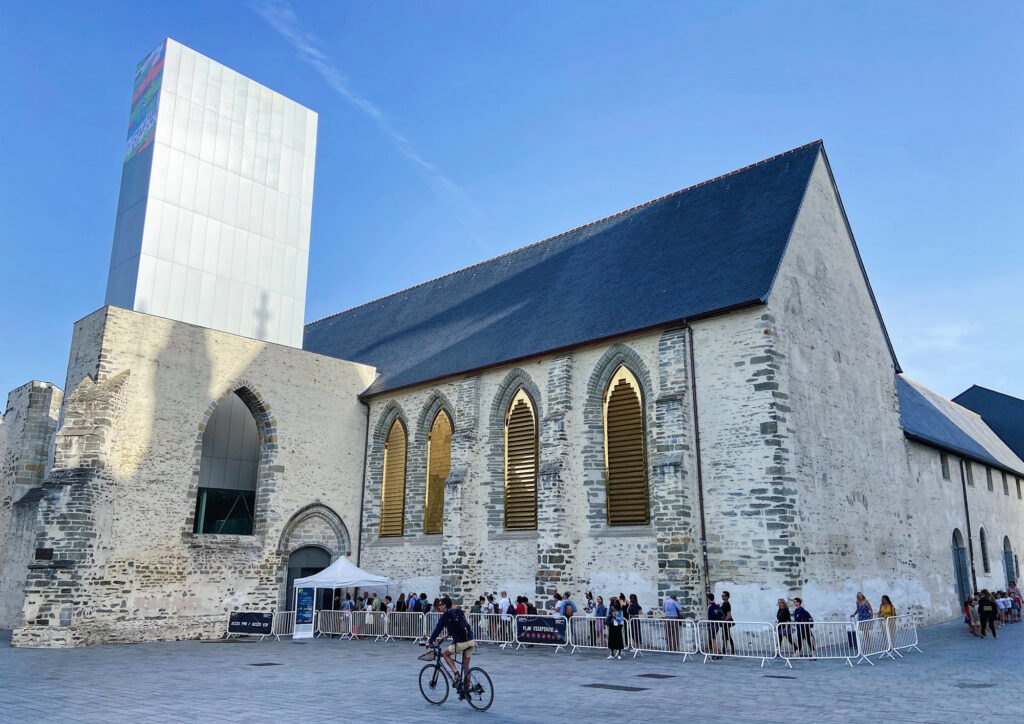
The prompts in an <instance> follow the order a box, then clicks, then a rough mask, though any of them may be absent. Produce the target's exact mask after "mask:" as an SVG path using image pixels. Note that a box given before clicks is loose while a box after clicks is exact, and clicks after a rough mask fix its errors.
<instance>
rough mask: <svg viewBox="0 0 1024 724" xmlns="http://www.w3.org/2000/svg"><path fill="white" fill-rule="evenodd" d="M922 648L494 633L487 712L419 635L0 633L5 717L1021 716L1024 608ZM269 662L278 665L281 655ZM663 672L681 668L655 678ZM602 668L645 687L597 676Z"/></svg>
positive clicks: (486, 656) (936, 633) (954, 628)
mask: <svg viewBox="0 0 1024 724" xmlns="http://www.w3.org/2000/svg"><path fill="white" fill-rule="evenodd" d="M920 638H921V648H922V649H923V650H924V653H923V654H919V653H916V652H912V653H909V654H907V655H906V658H904V659H902V660H899V661H890V660H888V659H884V660H880V661H878V662H877V665H876V666H868V665H866V664H861V665H860V666H857V667H856V668H854V669H850V668H849V667H848V666H846V665H845V663H843V662H840V661H817V662H807V661H804V662H794V668H793V669H788V668H786V666H785V664H784V663H783V662H782V661H781V660H776V661H774V662H773V663H772V664H771V666H770V667H766V668H764V669H761V668H758V663H757V662H756V661H746V660H724V661H715V662H709V663H708V664H706V665H705V664H701V663H699V660H698V661H697V662H694V661H692V660H691V661H689V662H687V663H683V662H682V661H681V659H680V658H679V657H675V656H668V655H664V654H656V655H648V656H645V657H643V658H638V659H636V660H633V659H629V660H626V659H624V660H622V661H607V660H605V658H604V656H603V655H598V654H597V653H595V652H591V653H582V652H578V653H577V654H575V655H569V654H566V653H564V652H562V653H557V654H556V653H554V651H553V650H552V649H542V648H533V649H530V650H522V651H519V652H515V653H513V652H512V651H503V650H500V649H498V648H497V647H495V646H490V645H484V646H482V647H481V649H482V650H481V652H480V653H479V654H478V655H477V656H475V657H474V659H473V661H474V663H475V664H479V665H481V666H483V667H484V668H485V669H486V670H487V671H488V672H489V673H490V675H491V678H492V679H493V680H494V685H495V689H496V694H495V699H494V705H493V706H492V707H491V709H490V711H488V712H485V713H478V712H475V711H472V710H471V709H470V708H469V707H468V706H466V704H465V703H462V702H459V701H457V699H456V698H455V697H454V696H452V697H449V700H448V702H447V703H446V704H444V705H443V706H441V707H436V708H435V707H432V706H430V705H428V704H427V703H426V701H424V700H423V698H422V697H421V696H420V693H419V689H418V686H417V675H418V672H419V669H420V667H421V666H422V665H423V664H422V663H421V662H420V661H417V659H416V657H417V656H418V655H419V654H421V653H422V652H423V649H421V648H420V647H418V646H414V645H412V644H409V643H388V644H380V643H377V644H375V643H373V642H370V641H340V640H330V639H318V640H315V641H307V642H291V641H281V642H274V641H265V642H198V641H183V642H172V643H152V644H135V645H122V646H95V647H90V648H82V649H71V650H38V649H12V648H10V646H9V641H10V632H4V633H3V639H2V640H0V721H3V722H42V721H46V722H53V721H76V722H77V721H83V722H120V721H133V722H151V721H152V722H163V721H168V722H171V721H229V722H250V721H257V722H258V721H279V720H282V719H290V720H297V721H348V720H356V719H358V720H359V721H362V722H368V723H370V724H377V723H378V722H381V723H383V722H417V723H419V722H430V721H442V720H449V721H469V720H471V721H492V722H539V721H544V722H578V721H611V720H619V721H637V720H640V721H641V722H644V723H646V722H654V721H681V720H689V719H696V720H697V721H701V722H730V723H731V724H736V723H737V722H788V723H791V724H796V723H803V722H852V721H874V722H885V723H886V724H889V723H891V722H968V721H969V722H1003V723H1004V724H1005V722H1017V721H1024V703H1022V702H1021V697H1022V694H1024V687H1022V682H1024V649H1022V647H1024V624H1016V625H1007V626H1004V627H1003V628H1002V629H1001V630H1000V638H999V640H998V641H993V640H992V639H986V640H984V641H981V640H978V639H976V638H973V637H970V636H968V635H967V634H966V633H965V632H964V630H963V626H961V625H958V624H945V625H941V626H935V627H931V628H927V629H923V630H922V631H921V636H920ZM270 664H273V665H270ZM645 674H663V675H669V676H670V677H671V678H651V677H647V676H644V675H645ZM593 684H606V685H613V686H619V687H636V688H638V689H641V690H638V691H632V690H615V689H606V688H594V687H593V686H591V685H593Z"/></svg>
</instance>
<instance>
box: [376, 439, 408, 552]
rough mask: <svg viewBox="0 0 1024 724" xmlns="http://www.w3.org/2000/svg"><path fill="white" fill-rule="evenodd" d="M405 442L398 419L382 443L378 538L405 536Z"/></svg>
mask: <svg viewBox="0 0 1024 724" xmlns="http://www.w3.org/2000/svg"><path fill="white" fill-rule="evenodd" d="M406 448H407V441H406V435H405V426H404V425H402V421H401V420H395V421H394V422H393V423H391V429H390V430H388V436H387V439H386V440H385V442H384V475H383V485H382V490H381V496H380V535H381V536H391V535H402V534H404V533H405V451H406Z"/></svg>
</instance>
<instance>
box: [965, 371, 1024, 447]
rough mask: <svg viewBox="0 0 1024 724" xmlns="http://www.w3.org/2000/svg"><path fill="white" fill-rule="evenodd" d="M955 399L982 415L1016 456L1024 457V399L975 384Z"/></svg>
mask: <svg viewBox="0 0 1024 724" xmlns="http://www.w3.org/2000/svg"><path fill="white" fill-rule="evenodd" d="M953 402H955V403H957V404H958V405H963V406H964V407H966V408H967V409H968V410H973V411H974V412H977V413H978V414H979V415H981V419H983V420H984V421H985V424H987V425H988V426H989V427H991V428H992V429H993V430H994V431H995V433H996V435H998V436H999V437H1001V438H1002V440H1003V442H1005V443H1006V444H1007V446H1009V448H1010V449H1011V450H1013V451H1014V452H1015V453H1016V454H1017V457H1019V458H1024V400H1021V399H1019V398H1017V397H1011V396H1010V395H1007V394H1004V393H1002V392H996V391H995V390H990V389H988V388H987V387H981V386H979V385H972V386H971V388H970V389H969V390H965V391H964V392H961V393H960V394H959V395H957V396H956V397H954V398H953Z"/></svg>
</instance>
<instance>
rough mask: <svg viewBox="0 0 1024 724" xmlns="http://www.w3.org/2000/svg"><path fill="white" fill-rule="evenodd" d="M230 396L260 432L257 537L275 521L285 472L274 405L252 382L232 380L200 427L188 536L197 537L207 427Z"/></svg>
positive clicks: (209, 407) (208, 409) (190, 491)
mask: <svg viewBox="0 0 1024 724" xmlns="http://www.w3.org/2000/svg"><path fill="white" fill-rule="evenodd" d="M229 395H236V396H237V397H238V398H239V399H240V400H241V401H242V403H243V404H244V405H245V406H246V408H247V409H248V410H249V413H250V414H251V415H252V416H253V419H254V420H255V421H256V432H257V434H258V435H259V443H260V458H259V471H258V473H257V477H256V509H255V511H254V521H253V533H252V534H253V536H262V535H264V533H265V532H266V529H267V525H268V524H269V523H272V522H274V521H272V520H270V519H269V515H270V511H271V509H270V498H271V496H272V495H273V492H274V490H275V489H276V487H277V481H278V480H279V479H280V476H281V474H282V473H283V472H284V471H283V469H282V468H281V466H280V465H278V464H277V452H278V440H277V434H278V433H277V420H276V419H275V417H274V415H273V412H272V410H271V407H270V404H269V403H268V402H267V400H266V398H265V397H264V396H263V394H262V393H261V392H260V391H259V388H258V387H257V386H256V385H255V384H253V383H252V382H251V381H250V380H247V379H244V378H240V379H236V380H232V381H231V382H230V383H228V384H227V385H226V386H225V387H224V391H223V392H222V393H221V394H220V395H219V396H218V397H217V399H215V400H214V401H213V402H211V403H210V404H209V405H207V407H206V410H205V411H204V412H203V414H202V416H201V417H200V421H199V424H198V426H197V428H196V435H195V445H194V446H193V449H192V479H191V480H190V482H189V487H188V492H187V494H186V497H187V500H188V513H187V516H186V518H185V525H184V527H183V531H182V532H183V534H184V535H194V534H193V533H192V530H193V528H194V527H195V508H196V497H197V495H198V493H199V469H200V465H201V462H202V457H203V435H204V433H205V432H206V426H207V424H208V423H209V422H210V418H211V417H212V416H213V413H214V412H215V411H216V410H217V408H218V407H219V406H220V405H221V403H223V402H224V400H225V399H226V398H227V397H228V396H229Z"/></svg>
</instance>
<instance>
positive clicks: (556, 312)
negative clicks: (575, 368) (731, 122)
mask: <svg viewBox="0 0 1024 724" xmlns="http://www.w3.org/2000/svg"><path fill="white" fill-rule="evenodd" d="M821 152H822V144H821V141H815V142H814V143H810V144H808V145H806V146H801V147H800V148H796V149H793V150H792V151H788V152H786V153H783V154H781V155H779V156H775V157H773V158H770V159H767V160H765V161H761V162H760V163H757V164H754V165H752V166H748V167H746V168H743V169H740V170H739V171H734V172H733V173H730V174H727V175H725V176H720V177H718V178H715V179H712V180H710V181H705V182H704V183H701V184H698V185H696V186H692V187H690V188H687V189H684V190H682V191H677V192H676V193H673V194H669V195H668V196H663V197H661V198H659V199H655V200H654V201H650V202H648V203H646V204H643V205H641V206H637V207H635V208H633V209H629V210H628V211H624V212H622V213H619V214H616V215H615V216H610V217H608V218H606V219H601V220H600V221H595V222H593V223H591V224H588V225H586V226H582V227H580V228H578V229H573V230H572V231H568V232H566V233H564V234H560V235H558V236H554V237H551V238H550V239H546V240H544V241H541V242H538V243H536V244H533V245H531V246H527V247H524V248H522V249H519V250H518V251H514V252H511V253H509V254H505V255H504V256H499V257H497V258H495V259H491V260H489V261H485V262H483V263H480V264H477V265H475V266H471V267H469V268H467V269H463V270H461V271H457V272H454V273H452V274H449V275H447V276H444V277H441V278H439V279H435V280H433V281H430V282H426V283H425V284H421V285H419V286H416V287H412V288H410V289H406V290H405V291H402V292H398V293H397V294H392V295H390V296H388V297H384V298H382V299H378V300H376V301H373V302H369V303H367V304H364V305H362V306H360V307H356V308H354V309H350V310H348V311H345V312H341V313H339V314H335V315H333V316H330V317H326V318H324V319H321V320H319V321H316V322H313V323H311V324H308V325H306V328H305V339H304V342H303V348H304V349H306V350H309V351H311V352H316V353H319V354H323V355H328V356H331V357H338V358H341V359H346V360H350V361H353V362H362V363H364V364H368V365H373V366H374V367H376V368H377V370H378V377H377V379H376V380H375V381H374V383H373V384H372V385H371V386H370V388H369V389H368V390H367V391H366V393H364V394H368V395H372V394H377V393H380V392H384V391H387V390H393V389H396V388H400V387H406V386H409V385H414V384H418V383H422V382H425V381H428V380H432V379H438V378H441V377H447V376H449V375H454V374H460V373H465V372H469V371H471V370H477V369H482V368H485V367H490V366H493V365H496V364H501V363H505V362H509V361H513V360H519V359H523V358H527V357H531V356H534V355H538V354H542V353H545V352H551V351H554V350H558V349H565V348H569V347H573V346H577V345H580V344H584V343H587V342H591V341H595V340H599V339H604V338H608V337H614V336H617V335H621V334H625V333H628V332H632V331H636V330H641V329H647V328H650V327H655V326H658V325H663V324H668V323H673V322H679V321H682V320H693V319H696V318H699V317H703V316H708V315H710V314H714V313H718V312H723V311H726V310H729V309H733V308H737V307H741V306H745V305H750V304H755V303H759V302H764V301H765V300H766V299H767V296H768V293H769V291H770V289H771V285H772V282H773V280H774V278H775V275H776V272H777V271H778V268H779V264H780V263H781V261H782V256H783V253H784V251H785V248H786V243H787V241H788V240H789V236H790V232H791V230H792V228H793V224H794V222H795V221H796V217H797V214H798V212H799V210H800V205H801V201H802V200H803V197H804V192H805V190H806V188H807V185H808V182H809V180H810V177H811V172H812V171H813V169H814V164H815V162H816V161H817V159H818V155H819V154H820V153H821Z"/></svg>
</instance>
